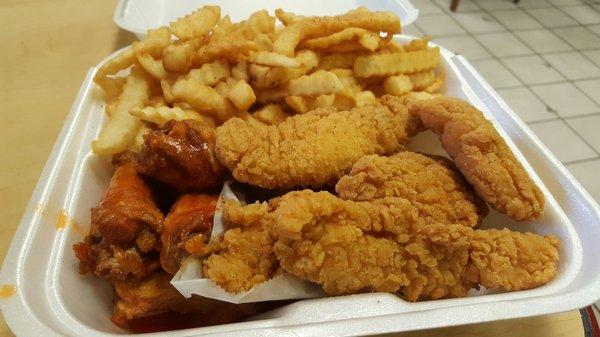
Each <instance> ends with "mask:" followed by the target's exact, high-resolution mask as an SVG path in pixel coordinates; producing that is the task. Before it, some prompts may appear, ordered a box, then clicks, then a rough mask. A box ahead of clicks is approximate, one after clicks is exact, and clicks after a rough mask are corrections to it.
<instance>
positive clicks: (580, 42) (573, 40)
mask: <svg viewBox="0 0 600 337" xmlns="http://www.w3.org/2000/svg"><path fill="white" fill-rule="evenodd" d="M552 31H553V32H554V33H555V34H556V35H558V36H560V37H562V38H563V39H565V40H566V41H567V42H568V43H569V44H570V45H572V46H573V47H575V48H576V49H581V50H585V49H597V48H600V37H598V36H596V35H595V34H594V33H592V32H591V31H590V30H588V29H586V28H585V27H566V28H557V29H553V30H552Z"/></svg>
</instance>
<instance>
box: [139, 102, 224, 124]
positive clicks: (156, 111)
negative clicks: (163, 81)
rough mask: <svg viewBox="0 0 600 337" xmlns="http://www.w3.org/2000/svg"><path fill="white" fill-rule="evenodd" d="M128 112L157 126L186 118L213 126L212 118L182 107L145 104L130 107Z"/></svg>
mask: <svg viewBox="0 0 600 337" xmlns="http://www.w3.org/2000/svg"><path fill="white" fill-rule="evenodd" d="M129 113H130V114H131V115H133V116H135V117H137V118H139V119H140V120H142V121H145V122H149V123H153V124H156V125H158V126H159V127H163V126H164V125H165V124H166V123H167V122H168V121H170V120H175V121H182V120H186V119H193V120H197V121H201V122H203V123H205V124H206V125H209V126H212V127H214V126H215V122H214V120H213V119H212V118H210V117H208V116H204V115H201V114H199V113H197V112H196V111H194V110H190V109H183V108H180V107H172V108H169V107H168V106H161V107H151V106H146V107H143V108H139V107H138V108H134V109H131V110H130V111H129Z"/></svg>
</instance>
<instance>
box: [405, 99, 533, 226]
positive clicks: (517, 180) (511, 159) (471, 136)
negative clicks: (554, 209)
mask: <svg viewBox="0 0 600 337" xmlns="http://www.w3.org/2000/svg"><path fill="white" fill-rule="evenodd" d="M410 110H411V114H412V115H416V116H418V117H419V118H420V119H421V121H422V122H423V124H424V125H425V126H426V127H427V128H429V129H431V130H433V131H434V132H435V133H437V134H438V135H440V140H441V143H442V146H443V147H444V149H445V150H446V151H447V152H448V154H449V155H450V156H451V157H452V158H453V159H454V162H455V164H456V166H457V167H458V168H459V170H460V171H461V172H462V174H463V175H464V176H465V178H466V179H467V180H468V181H469V182H470V183H471V185H473V187H474V188H475V190H476V191H477V193H478V194H479V195H480V196H481V197H482V198H483V199H484V200H485V201H486V202H487V203H488V204H489V205H490V206H491V207H492V208H494V209H496V210H497V211H499V212H501V213H504V214H506V215H508V216H510V217H511V218H513V219H515V220H519V221H522V220H532V219H536V218H537V217H539V215H540V214H541V213H542V211H543V209H544V195H543V193H542V191H541V190H540V189H539V188H538V187H537V186H536V185H535V183H534V182H533V181H532V180H531V178H530V177H529V175H528V174H527V172H526V171H525V169H524V168H523V166H522V165H521V164H520V163H519V161H518V160H517V159H516V158H515V156H514V154H513V153H512V151H511V150H510V148H509V147H508V145H506V142H505V141H504V139H503V138H502V136H500V134H499V133H498V131H496V129H495V128H494V126H493V125H492V123H491V122H490V121H488V120H487V119H485V117H484V116H483V114H482V113H481V112H480V111H479V110H477V109H476V108H475V107H473V106H471V105H470V104H468V103H467V102H464V101H461V100H459V99H454V98H449V97H438V98H434V99H427V100H417V101H415V102H412V103H411V104H410Z"/></svg>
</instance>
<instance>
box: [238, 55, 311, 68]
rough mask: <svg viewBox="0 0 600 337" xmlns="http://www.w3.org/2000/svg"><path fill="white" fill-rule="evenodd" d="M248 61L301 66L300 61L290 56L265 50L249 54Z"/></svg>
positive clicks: (268, 64)
mask: <svg viewBox="0 0 600 337" xmlns="http://www.w3.org/2000/svg"><path fill="white" fill-rule="evenodd" d="M248 62H251V63H256V64H261V65H265V66H271V67H284V68H298V67H300V66H301V64H300V62H299V61H297V60H296V59H294V58H292V57H287V56H285V55H281V54H277V53H273V52H266V51H259V52H255V53H252V54H250V57H249V58H248Z"/></svg>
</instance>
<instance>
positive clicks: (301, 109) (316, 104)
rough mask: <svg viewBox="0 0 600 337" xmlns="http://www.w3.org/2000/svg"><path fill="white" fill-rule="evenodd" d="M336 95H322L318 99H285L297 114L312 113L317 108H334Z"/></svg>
mask: <svg viewBox="0 0 600 337" xmlns="http://www.w3.org/2000/svg"><path fill="white" fill-rule="evenodd" d="M335 96H336V95H320V96H317V97H303V96H288V97H286V98H285V102H286V103H287V105H288V106H289V107H290V108H291V109H292V110H293V111H294V112H295V113H297V114H302V113H305V112H308V111H312V110H314V109H317V108H328V107H331V106H334V104H335Z"/></svg>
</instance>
